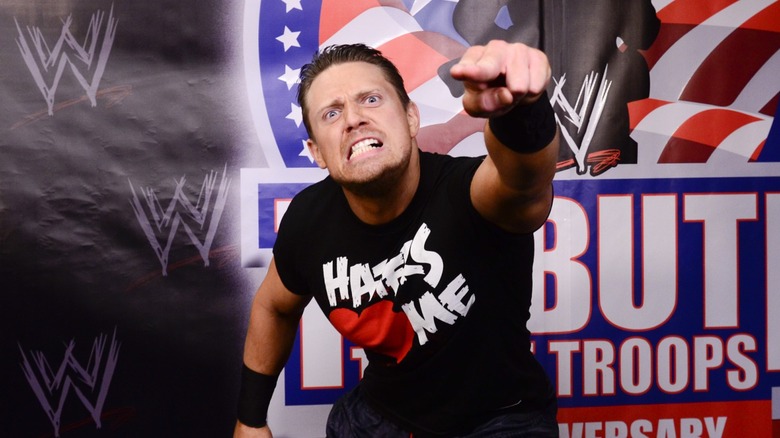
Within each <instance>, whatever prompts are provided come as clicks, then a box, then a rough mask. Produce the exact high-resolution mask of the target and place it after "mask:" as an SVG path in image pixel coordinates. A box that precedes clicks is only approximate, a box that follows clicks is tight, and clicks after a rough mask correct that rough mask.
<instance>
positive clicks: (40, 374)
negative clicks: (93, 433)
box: [19, 331, 119, 436]
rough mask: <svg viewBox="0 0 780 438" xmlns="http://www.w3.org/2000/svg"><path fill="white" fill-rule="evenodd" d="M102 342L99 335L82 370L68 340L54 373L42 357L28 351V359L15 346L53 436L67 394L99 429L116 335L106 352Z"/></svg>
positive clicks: (114, 358)
mask: <svg viewBox="0 0 780 438" xmlns="http://www.w3.org/2000/svg"><path fill="white" fill-rule="evenodd" d="M106 341H107V337H106V335H100V336H98V338H97V339H95V342H94V343H93V344H92V352H91V353H90V355H89V360H88V362H87V366H86V367H85V366H82V365H81V364H80V363H79V362H78V361H77V360H76V358H75V357H74V356H73V349H74V348H75V347H76V342H75V341H73V340H71V341H70V343H68V344H67V345H66V347H65V356H64V357H63V359H62V363H61V364H60V366H59V368H57V370H56V371H54V370H53V369H52V367H51V366H50V365H49V362H48V361H47V360H46V357H45V356H44V355H43V353H41V352H36V351H30V352H29V357H28V355H27V354H25V353H24V350H22V346H21V345H19V351H20V352H21V353H22V363H21V367H22V371H24V376H25V377H26V378H27V382H28V383H29V384H30V387H31V388H32V390H33V392H34V393H35V396H36V397H37V398H38V401H39V402H40V403H41V407H42V408H43V410H44V411H45V412H46V415H47V416H48V417H49V420H50V421H51V424H52V426H53V427H54V436H59V435H60V419H61V418H60V417H61V415H62V409H63V406H64V405H65V400H66V399H67V398H68V394H69V393H70V391H71V390H73V391H75V392H76V395H77V396H78V398H79V400H81V403H82V404H83V405H84V407H85V408H87V410H88V411H89V413H90V415H91V416H92V420H94V421H95V425H96V426H97V428H98V429H100V427H101V423H100V417H101V415H102V412H103V404H104V403H105V401H106V396H107V395H108V387H109V385H111V378H112V377H113V376H114V370H115V369H116V364H117V359H118V358H119V343H118V342H117V341H116V331H114V335H113V336H112V338H111V344H110V345H109V346H108V350H106Z"/></svg>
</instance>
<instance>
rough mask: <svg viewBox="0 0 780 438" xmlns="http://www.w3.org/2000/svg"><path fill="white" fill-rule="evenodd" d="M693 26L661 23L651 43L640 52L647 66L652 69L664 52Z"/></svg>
mask: <svg viewBox="0 0 780 438" xmlns="http://www.w3.org/2000/svg"><path fill="white" fill-rule="evenodd" d="M694 27H696V26H694V25H692V24H668V23H667V24H661V28H660V29H659V30H658V36H657V37H656V38H655V41H654V42H653V45H652V46H650V48H649V49H647V50H643V51H642V52H641V53H642V55H643V56H644V57H645V61H646V62H647V67H648V68H649V69H650V70H652V69H653V67H654V66H655V64H656V63H657V62H658V60H659V59H661V57H662V56H663V55H664V53H666V51H667V50H669V48H670V47H672V46H673V45H674V44H675V43H676V42H677V41H679V40H680V38H682V37H683V36H685V34H687V33H688V32H690V30H691V29H693V28H694Z"/></svg>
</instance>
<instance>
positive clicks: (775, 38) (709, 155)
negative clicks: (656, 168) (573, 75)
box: [629, 0, 780, 163]
mask: <svg viewBox="0 0 780 438" xmlns="http://www.w3.org/2000/svg"><path fill="white" fill-rule="evenodd" d="M654 4H655V6H656V9H657V14H658V18H659V19H660V20H661V29H660V32H659V35H658V37H657V38H656V40H655V43H654V44H653V46H652V47H651V48H650V50H648V51H647V52H646V53H645V58H646V59H647V62H648V66H649V67H650V96H649V98H648V99H644V100H640V101H636V102H632V103H630V104H629V114H630V117H631V123H630V125H631V129H632V130H633V133H632V136H633V137H634V138H635V139H637V140H638V141H639V142H640V147H641V148H643V149H645V150H647V149H650V150H651V151H653V153H652V155H651V156H652V157H654V158H655V162H657V163H706V162H710V160H713V159H715V157H716V156H717V157H720V158H727V159H731V160H740V161H742V162H777V161H780V150H778V149H779V148H780V139H778V138H777V137H780V132H777V131H778V129H779V128H780V127H778V126H777V124H776V123H775V118H774V116H775V113H776V111H777V106H778V96H779V95H780V2H777V1H775V0H740V1H737V0H676V1H655V2H654ZM773 124H774V127H773ZM770 132H771V134H770ZM640 139H641V140H640ZM646 156H647V155H645V157H646Z"/></svg>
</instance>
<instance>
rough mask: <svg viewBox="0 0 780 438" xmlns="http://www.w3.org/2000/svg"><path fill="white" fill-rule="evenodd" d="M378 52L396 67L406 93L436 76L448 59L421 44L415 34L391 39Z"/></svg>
mask: <svg viewBox="0 0 780 438" xmlns="http://www.w3.org/2000/svg"><path fill="white" fill-rule="evenodd" d="M379 50H381V51H382V54H383V55H385V57H387V58H388V59H389V60H391V61H393V63H394V64H395V65H396V67H398V71H399V72H400V73H401V76H402V77H403V78H404V85H405V86H406V90H407V91H412V90H414V89H415V88H417V87H419V86H420V85H422V84H424V83H425V82H427V81H428V80H430V79H431V78H432V77H434V76H436V75H437V69H438V68H439V66H440V65H442V64H443V63H445V62H447V61H448V60H449V59H448V58H446V57H444V56H443V55H441V54H440V53H439V52H437V51H436V50H434V49H433V48H432V47H431V46H429V45H427V44H425V43H423V42H422V41H421V40H420V39H419V38H417V36H416V35H415V34H406V35H403V36H400V37H398V38H395V39H393V40H392V41H389V42H387V43H385V44H383V45H382V46H381V47H379Z"/></svg>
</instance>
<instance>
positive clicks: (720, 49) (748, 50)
mask: <svg viewBox="0 0 780 438" xmlns="http://www.w3.org/2000/svg"><path fill="white" fill-rule="evenodd" d="M778 47H780V33H776V32H767V31H762V30H752V29H743V28H739V29H735V30H734V32H732V33H731V34H730V35H729V36H728V37H727V38H726V39H725V40H723V42H722V43H721V44H719V45H718V46H717V47H716V48H715V49H714V50H713V51H712V52H711V53H710V54H709V56H707V58H706V59H705V60H704V62H702V63H701V65H700V66H699V68H698V69H697V70H696V73H694V75H693V76H692V77H691V80H690V82H689V83H688V85H687V86H686V88H685V89H684V90H683V92H682V93H681V95H680V100H685V101H689V102H701V103H706V104H710V105H716V106H729V105H731V104H732V103H733V102H734V100H735V99H736V98H737V97H738V96H739V94H740V93H741V92H742V89H743V88H744V87H745V86H746V85H747V83H748V82H750V79H752V78H753V76H754V75H755V74H756V72H758V70H759V69H760V68H761V67H762V66H763V65H764V64H765V63H766V62H767V61H768V60H769V59H770V58H771V57H772V56H773V55H774V54H775V53H776V52H777V48H778Z"/></svg>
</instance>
